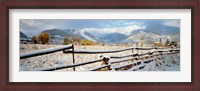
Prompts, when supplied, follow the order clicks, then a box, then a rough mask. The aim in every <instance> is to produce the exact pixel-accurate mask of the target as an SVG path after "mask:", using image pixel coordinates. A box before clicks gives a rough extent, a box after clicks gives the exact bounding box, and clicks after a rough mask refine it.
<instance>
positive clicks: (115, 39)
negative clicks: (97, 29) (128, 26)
mask: <svg viewBox="0 0 200 91" xmlns="http://www.w3.org/2000/svg"><path fill="white" fill-rule="evenodd" d="M126 38H127V36H126V35H125V34H120V33H109V34H107V35H106V36H105V37H102V38H100V39H101V40H102V41H103V42H105V43H125V41H124V40H125V39H126Z"/></svg>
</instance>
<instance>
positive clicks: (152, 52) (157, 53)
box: [20, 44, 180, 71]
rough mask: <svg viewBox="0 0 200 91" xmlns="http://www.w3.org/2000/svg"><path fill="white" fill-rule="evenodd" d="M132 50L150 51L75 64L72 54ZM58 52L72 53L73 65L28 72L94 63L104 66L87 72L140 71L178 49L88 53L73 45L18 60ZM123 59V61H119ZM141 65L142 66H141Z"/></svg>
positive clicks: (25, 55)
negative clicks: (103, 69)
mask: <svg viewBox="0 0 200 91" xmlns="http://www.w3.org/2000/svg"><path fill="white" fill-rule="evenodd" d="M128 50H132V53H133V51H134V50H137V51H138V50H150V51H149V52H147V53H144V54H138V53H136V54H134V53H133V54H131V55H125V56H111V57H109V59H108V60H107V61H106V60H105V59H104V58H102V59H98V60H92V61H86V62H82V63H75V58H74V54H98V53H116V52H123V51H128ZM58 51H63V53H72V56H73V64H68V65H60V66H54V67H49V68H38V69H34V70H30V71H53V70H60V69H64V68H72V67H73V69H74V71H75V67H78V66H82V65H87V64H91V63H96V62H104V63H105V64H103V65H100V66H97V67H94V68H91V69H89V70H88V71H96V70H100V69H102V68H106V67H107V68H108V70H118V69H121V68H124V67H128V68H129V69H128V70H135V69H142V68H144V67H145V64H147V63H150V62H152V61H153V60H154V59H155V58H153V57H155V56H161V55H169V54H174V53H179V51H180V50H179V49H169V48H135V47H131V48H125V49H119V50H108V51H90V50H74V45H72V44H69V45H66V46H63V47H57V48H49V49H43V50H39V51H34V52H30V53H23V54H20V59H25V58H29V57H35V56H40V55H45V54H50V53H54V52H58ZM120 58H124V59H120ZM144 58H149V59H147V60H145V61H141V59H144ZM132 60H137V61H134V62H131V63H129V64H124V65H119V66H114V67H112V64H115V63H121V62H127V61H132ZM141 64H142V66H141Z"/></svg>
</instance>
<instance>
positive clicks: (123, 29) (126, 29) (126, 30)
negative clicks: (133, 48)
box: [83, 25, 145, 35]
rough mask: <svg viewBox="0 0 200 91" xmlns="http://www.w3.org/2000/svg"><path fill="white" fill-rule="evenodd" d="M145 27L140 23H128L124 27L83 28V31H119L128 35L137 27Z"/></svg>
mask: <svg viewBox="0 0 200 91" xmlns="http://www.w3.org/2000/svg"><path fill="white" fill-rule="evenodd" d="M144 28H145V27H143V26H140V25H129V26H126V27H111V28H83V30H84V31H87V32H90V33H93V34H94V33H101V34H104V33H121V34H126V35H129V34H130V33H131V32H132V31H134V30H137V29H144Z"/></svg>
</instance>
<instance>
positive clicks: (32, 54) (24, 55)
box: [20, 44, 73, 59]
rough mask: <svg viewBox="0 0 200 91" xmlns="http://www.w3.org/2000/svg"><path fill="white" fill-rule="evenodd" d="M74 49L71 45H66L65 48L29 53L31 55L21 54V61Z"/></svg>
mask: <svg viewBox="0 0 200 91" xmlns="http://www.w3.org/2000/svg"><path fill="white" fill-rule="evenodd" d="M72 47H73V46H72V44H70V45H66V46H63V47H57V48H49V49H43V50H38V51H34V52H29V53H22V54H20V59H24V58H29V57H35V56H40V55H45V54H50V53H54V52H58V51H63V50H66V49H71V48H72Z"/></svg>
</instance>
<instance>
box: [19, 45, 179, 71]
mask: <svg viewBox="0 0 200 91" xmlns="http://www.w3.org/2000/svg"><path fill="white" fill-rule="evenodd" d="M58 46H63V45H38V44H37V45H36V44H20V53H27V52H32V51H35V50H40V49H47V48H52V47H58ZM128 47H131V46H125V45H124V46H123V45H120V46H117V45H113V46H111V45H109V46H108V45H105V46H100V45H96V46H75V49H76V50H79V49H81V50H83V49H84V50H101V51H102V50H116V49H123V48H128ZM135 52H136V51H135V50H134V53H135ZM145 52H146V51H139V53H145ZM131 54H132V50H130V51H124V52H119V53H105V54H103V55H106V56H125V55H131ZM100 55H102V54H75V63H82V62H86V61H91V60H96V59H100ZM72 59H73V58H72V54H70V53H67V54H64V53H63V52H62V51H60V52H56V53H52V54H47V55H42V56H37V57H31V58H26V59H21V60H20V71H26V70H33V69H38V68H49V67H54V66H60V65H67V64H73V61H72ZM134 61H135V60H130V61H127V62H121V63H116V64H113V65H112V66H117V65H124V64H128V63H130V62H134ZM163 61H164V62H163ZM100 65H101V62H96V63H92V64H88V65H83V66H79V67H76V71H87V70H88V69H91V68H94V67H97V66H100ZM58 71H73V70H72V68H65V69H62V70H58ZM136 71H180V54H173V55H167V56H163V59H161V60H155V61H152V62H150V63H148V64H147V65H145V67H144V68H143V69H140V70H136Z"/></svg>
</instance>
